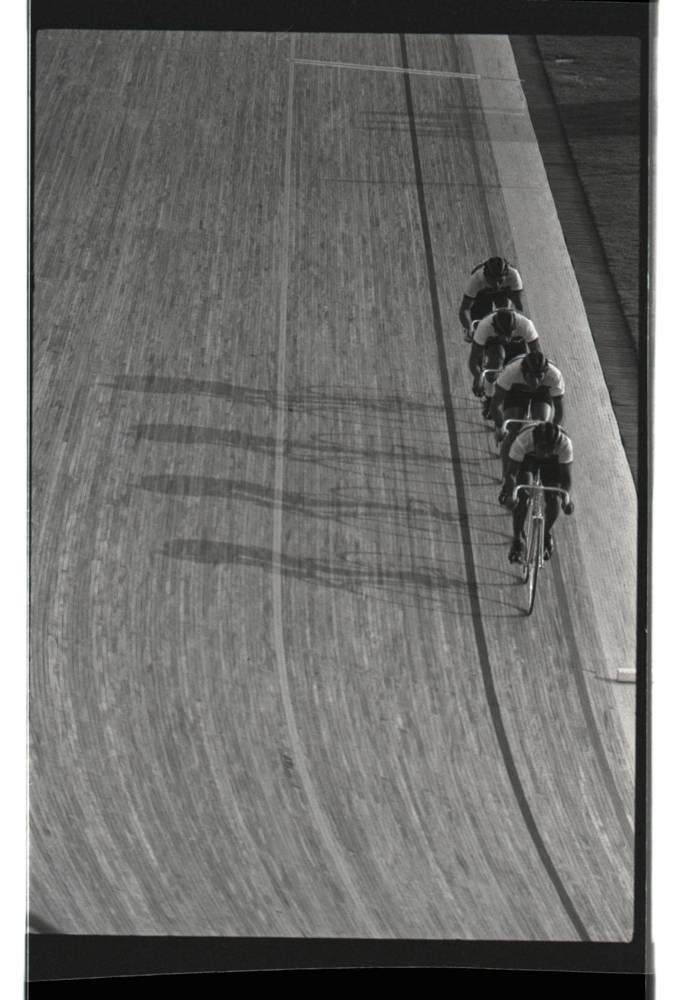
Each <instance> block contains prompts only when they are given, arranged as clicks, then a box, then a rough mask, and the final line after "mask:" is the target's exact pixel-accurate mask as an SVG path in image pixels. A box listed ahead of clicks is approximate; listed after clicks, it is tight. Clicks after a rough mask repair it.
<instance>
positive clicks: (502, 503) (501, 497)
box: [497, 490, 509, 507]
mask: <svg viewBox="0 0 682 1000" xmlns="http://www.w3.org/2000/svg"><path fill="white" fill-rule="evenodd" d="M497 502H498V503H499V505H500V507H506V506H507V503H508V502H509V497H508V496H507V494H506V492H505V490H502V491H501V493H500V495H499V496H498V498H497Z"/></svg>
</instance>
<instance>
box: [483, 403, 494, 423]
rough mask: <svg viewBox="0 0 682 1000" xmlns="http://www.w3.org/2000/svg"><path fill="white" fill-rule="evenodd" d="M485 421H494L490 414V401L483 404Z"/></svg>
mask: <svg viewBox="0 0 682 1000" xmlns="http://www.w3.org/2000/svg"><path fill="white" fill-rule="evenodd" d="M483 419H484V420H492V419H493V418H492V416H491V414H490V400H489V399H486V401H485V403H484V404H483Z"/></svg>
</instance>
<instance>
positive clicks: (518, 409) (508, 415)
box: [500, 406, 526, 481]
mask: <svg viewBox="0 0 682 1000" xmlns="http://www.w3.org/2000/svg"><path fill="white" fill-rule="evenodd" d="M525 416H526V410H525V407H523V406H510V407H508V408H507V409H506V410H503V411H502V417H503V420H523V419H524V418H525ZM520 430H521V427H520V426H519V425H516V426H512V427H509V428H507V434H506V436H505V438H504V440H503V441H502V444H501V446H500V460H501V462H502V480H503V481H504V479H505V477H506V475H507V464H508V462H509V449H510V448H511V446H512V444H513V443H514V439H515V438H516V437H517V436H518V434H519V432H520Z"/></svg>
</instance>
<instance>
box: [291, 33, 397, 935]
mask: <svg viewBox="0 0 682 1000" xmlns="http://www.w3.org/2000/svg"><path fill="white" fill-rule="evenodd" d="M296 37H297V36H296V35H295V34H292V36H291V58H290V60H289V93H288V98H287V130H286V149H285V161H284V210H283V213H282V239H281V257H280V259H281V280H282V283H281V288H280V300H279V329H278V338H277V390H276V394H275V399H276V406H277V423H276V431H275V486H274V520H273V529H272V616H273V629H274V637H275V651H276V658H277V675H278V679H279V685H280V691H281V694H282V702H283V704H284V714H285V717H286V723H287V732H288V735H289V740H290V742H291V746H290V749H291V752H292V756H293V759H294V764H295V766H296V770H297V772H298V775H299V777H300V779H301V782H302V784H303V788H304V791H305V794H306V798H307V800H308V803H309V806H310V811H311V813H312V815H313V818H314V820H315V824H316V826H317V829H318V830H319V832H320V834H321V836H322V840H323V842H324V844H325V846H326V848H327V850H328V851H329V853H330V855H331V856H332V858H333V860H334V864H335V865H336V869H337V871H338V873H339V875H340V877H341V880H342V882H343V885H344V888H345V889H346V892H347V893H348V895H349V897H350V899H351V900H352V901H353V904H354V906H355V916H356V919H357V922H358V926H357V930H355V929H354V936H356V937H363V936H371V937H378V936H381V933H380V930H379V929H378V928H377V925H376V920H375V918H374V917H373V916H372V914H371V913H370V912H369V911H368V909H367V906H366V904H365V903H364V902H363V900H362V899H361V897H360V895H359V893H358V891H357V889H356V887H355V882H354V878H353V875H352V873H351V871H350V869H349V867H348V865H347V864H346V861H345V859H344V857H343V854H342V849H341V848H340V847H339V844H338V841H337V839H336V837H335V836H334V832H333V830H332V829H331V827H330V825H329V821H328V820H327V817H326V816H325V813H324V811H323V809H322V806H321V805H320V801H319V799H318V797H317V792H316V791H315V786H314V784H313V781H312V778H311V776H310V772H309V770H308V765H307V761H306V756H305V751H304V749H303V746H302V744H301V740H300V738H299V735H298V727H297V725H296V718H295V715H294V707H293V703H292V700H291V690H290V688H289V674H288V671H287V661H286V653H285V650H284V628H283V617H282V513H283V505H282V491H283V484H284V434H285V420H286V406H285V403H284V393H285V390H286V350H287V295H288V288H289V263H290V262H289V228H290V214H291V145H292V122H293V109H294V74H295V63H296V62H297V60H296V59H294V51H295V47H296Z"/></svg>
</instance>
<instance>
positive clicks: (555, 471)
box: [519, 455, 566, 490]
mask: <svg viewBox="0 0 682 1000" xmlns="http://www.w3.org/2000/svg"><path fill="white" fill-rule="evenodd" d="M538 469H539V470H540V481H541V482H542V485H543V486H556V487H558V488H559V489H562V490H563V489H566V486H565V485H564V484H565V482H566V466H565V465H564V466H562V465H561V463H560V462H559V459H558V458H557V457H556V455H550V457H549V458H537V457H536V456H535V455H526V457H525V458H524V460H523V462H522V463H521V468H520V469H519V476H520V475H521V473H522V472H530V474H531V475H532V476H534V475H535V473H536V472H537V471H538Z"/></svg>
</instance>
